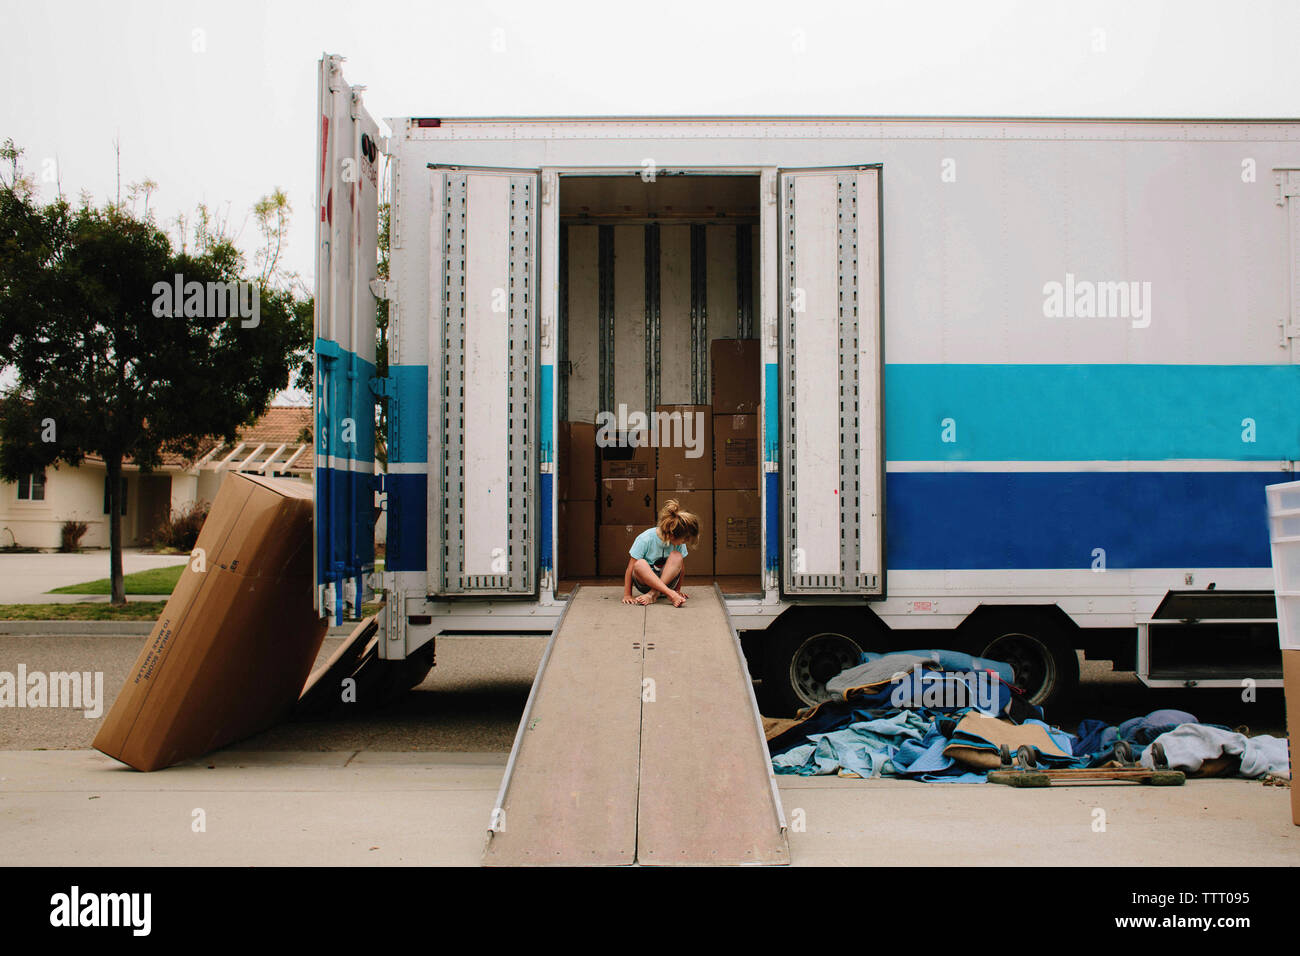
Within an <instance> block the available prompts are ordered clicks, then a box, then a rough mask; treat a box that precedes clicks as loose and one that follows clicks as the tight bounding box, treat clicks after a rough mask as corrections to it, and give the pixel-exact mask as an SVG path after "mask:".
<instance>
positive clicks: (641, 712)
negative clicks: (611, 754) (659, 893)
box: [632, 606, 650, 866]
mask: <svg viewBox="0 0 1300 956" xmlns="http://www.w3.org/2000/svg"><path fill="white" fill-rule="evenodd" d="M649 613H650V608H649V606H646V607H643V608H641V680H640V681H639V682H638V683H637V687H636V695H637V701H638V705H637V724H636V809H635V810H634V811H633V813H632V821H633V822H634V823H635V824H636V826H635V827H634V829H633V830H632V865H633V866H636V865H637V864H639V863H640V862H641V856H640V854H641V742H642V741H643V740H644V739H645V663H646V657H645V652H646V647H645V645H646V637H645V633H646V617H647V615H648V614H649Z"/></svg>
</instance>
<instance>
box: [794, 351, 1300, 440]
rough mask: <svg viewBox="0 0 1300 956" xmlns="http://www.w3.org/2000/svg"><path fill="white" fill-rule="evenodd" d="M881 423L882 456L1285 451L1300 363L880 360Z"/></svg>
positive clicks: (1293, 427) (1298, 426) (1299, 417)
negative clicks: (882, 381)
mask: <svg viewBox="0 0 1300 956" xmlns="http://www.w3.org/2000/svg"><path fill="white" fill-rule="evenodd" d="M769 394H770V392H769ZM769 418H770V412H769ZM885 422H886V427H885V444H886V451H887V454H888V457H889V460H890V461H1167V460H1177V459H1206V458H1209V459H1227V460H1231V461H1268V460H1278V461H1282V460H1294V459H1297V458H1300V366H1296V365H887V366H885Z"/></svg>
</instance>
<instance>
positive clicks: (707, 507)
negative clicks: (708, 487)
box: [655, 488, 713, 582]
mask: <svg viewBox="0 0 1300 956" xmlns="http://www.w3.org/2000/svg"><path fill="white" fill-rule="evenodd" d="M655 497H656V500H655V514H656V515H658V513H659V511H661V510H662V509H663V506H664V505H665V504H666V503H667V501H668V499H669V498H676V499H677V503H678V504H679V505H681V507H682V510H683V511H689V512H690V513H691V514H693V515H695V516H696V517H697V518H699V519H700V540H699V541H697V542H696V543H695V544H688V545H687V546H686V551H687V555H686V575H687V581H688V582H689V581H690V580H691V579H696V580H698V577H699V575H702V574H704V575H712V574H713V492H712V491H664V490H663V489H662V488H660V489H659V492H658V494H657V495H656V496H655Z"/></svg>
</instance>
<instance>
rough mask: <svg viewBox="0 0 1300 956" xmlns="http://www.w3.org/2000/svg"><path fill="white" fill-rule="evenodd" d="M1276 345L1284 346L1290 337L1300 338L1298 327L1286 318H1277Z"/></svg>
mask: <svg viewBox="0 0 1300 956" xmlns="http://www.w3.org/2000/svg"><path fill="white" fill-rule="evenodd" d="M1277 327H1278V343H1277V344H1278V347H1279V348H1286V347H1287V345H1289V344H1290V342H1291V340H1292V339H1300V327H1298V326H1294V325H1292V324H1291V323H1290V321H1289V320H1287V319H1278V320H1277Z"/></svg>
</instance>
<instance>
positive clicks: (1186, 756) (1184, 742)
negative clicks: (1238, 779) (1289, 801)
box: [1138, 724, 1291, 777]
mask: <svg viewBox="0 0 1300 956" xmlns="http://www.w3.org/2000/svg"><path fill="white" fill-rule="evenodd" d="M1155 742H1157V743H1159V744H1160V745H1161V746H1162V747H1164V749H1165V756H1166V757H1168V758H1169V766H1170V767H1173V768H1174V769H1175V770H1187V771H1190V772H1193V773H1194V772H1195V771H1197V770H1200V769H1201V764H1203V763H1204V762H1205V761H1207V760H1213V759H1214V758H1215V757H1224V756H1227V757H1240V758H1241V770H1240V774H1241V776H1243V777H1262V776H1264V774H1266V773H1275V774H1281V775H1288V774H1289V773H1290V767H1291V765H1290V760H1289V757H1288V755H1287V742H1286V739H1285V738H1282V737H1269V736H1267V735H1265V734H1261V735H1259V736H1258V737H1247V736H1245V735H1243V734H1238V733H1233V732H1232V731H1230V730H1223V729H1221V728H1219V727H1211V726H1209V725H1207V724H1183V725H1182V726H1181V727H1178V728H1176V729H1174V730H1171V731H1169V732H1168V733H1165V734H1161V735H1160V736H1159V737H1157V738H1156V740H1155ZM1138 762H1139V763H1141V764H1142V766H1144V767H1147V768H1152V767H1153V766H1154V763H1153V761H1152V757H1151V748H1150V747H1148V748H1147V751H1146V753H1144V754H1143V755H1142V759H1141V760H1139V761H1138Z"/></svg>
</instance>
